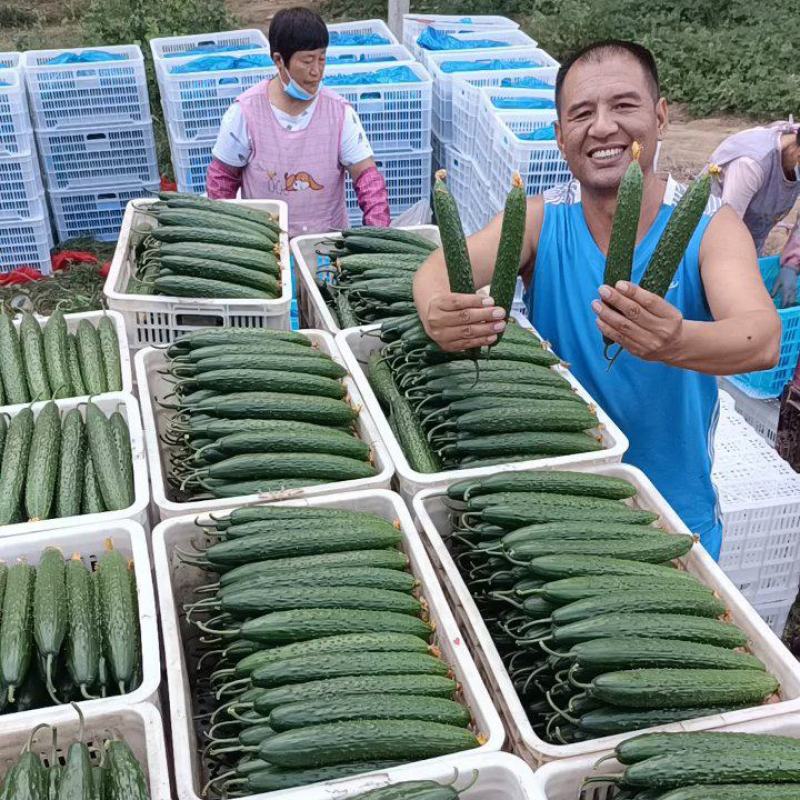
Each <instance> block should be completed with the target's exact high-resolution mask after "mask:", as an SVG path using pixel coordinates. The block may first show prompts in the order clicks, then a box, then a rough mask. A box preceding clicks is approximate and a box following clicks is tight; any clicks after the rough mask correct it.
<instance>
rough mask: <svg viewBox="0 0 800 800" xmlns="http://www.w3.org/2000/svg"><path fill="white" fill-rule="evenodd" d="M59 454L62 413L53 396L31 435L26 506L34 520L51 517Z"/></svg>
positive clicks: (28, 513) (26, 483) (40, 414)
mask: <svg viewBox="0 0 800 800" xmlns="http://www.w3.org/2000/svg"><path fill="white" fill-rule="evenodd" d="M60 455H61V415H60V414H59V411H58V406H57V405H56V404H55V403H54V402H53V401H52V400H51V401H50V402H49V403H47V404H45V406H44V408H42V410H41V411H40V412H39V416H38V417H37V418H36V422H35V423H34V426H33V435H32V436H31V448H30V455H29V459H28V472H27V478H26V481H25V510H26V511H27V516H28V519H29V520H30V521H32V522H36V521H39V520H42V519H49V518H50V513H51V511H52V509H53V501H54V498H55V493H56V480H57V478H58V466H59V460H60Z"/></svg>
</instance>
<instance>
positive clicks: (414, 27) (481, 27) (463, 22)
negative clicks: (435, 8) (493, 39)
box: [403, 14, 519, 58]
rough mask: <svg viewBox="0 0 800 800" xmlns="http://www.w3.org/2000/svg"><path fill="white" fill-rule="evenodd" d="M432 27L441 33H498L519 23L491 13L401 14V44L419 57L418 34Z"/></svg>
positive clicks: (515, 26)
mask: <svg viewBox="0 0 800 800" xmlns="http://www.w3.org/2000/svg"><path fill="white" fill-rule="evenodd" d="M428 27H433V28H436V29H437V30H440V31H442V32H443V33H450V34H463V33H474V32H480V33H482V34H486V35H488V34H491V33H499V32H500V31H513V30H518V29H519V23H517V22H514V20H513V19H509V18H508V17H500V16H492V15H477V16H476V15H469V16H464V15H461V16H456V15H452V14H403V44H404V45H405V46H406V47H407V48H408V49H409V50H411V52H412V53H414V55H415V56H416V57H417V58H419V57H420V50H421V49H422V48H420V46H419V45H418V44H417V39H418V38H419V35H420V34H421V33H422V32H423V31H424V30H425V28H428Z"/></svg>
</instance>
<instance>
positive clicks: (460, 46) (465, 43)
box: [417, 28, 508, 50]
mask: <svg viewBox="0 0 800 800" xmlns="http://www.w3.org/2000/svg"><path fill="white" fill-rule="evenodd" d="M417 44H418V45H419V46H420V47H424V48H425V49H426V50H478V49H480V48H483V47H508V45H507V44H506V42H496V41H494V40H492V39H472V40H465V39H458V38H456V37H455V36H451V35H450V34H449V33H445V31H440V30H439V29H438V28H425V30H424V31H422V33H421V34H420V35H419V36H418V37H417Z"/></svg>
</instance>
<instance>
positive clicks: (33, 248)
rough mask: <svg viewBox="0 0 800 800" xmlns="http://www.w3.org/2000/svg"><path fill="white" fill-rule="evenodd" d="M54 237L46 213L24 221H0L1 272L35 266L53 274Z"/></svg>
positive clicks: (43, 271) (45, 272)
mask: <svg viewBox="0 0 800 800" xmlns="http://www.w3.org/2000/svg"><path fill="white" fill-rule="evenodd" d="M52 246H53V238H52V235H51V233H50V221H49V219H48V218H47V217H40V218H39V219H30V220H26V221H25V222H0V272H11V271H13V270H15V269H16V268H17V267H34V268H35V269H38V270H40V271H41V272H42V273H44V274H45V275H49V274H50V270H51V266H50V248H51V247H52Z"/></svg>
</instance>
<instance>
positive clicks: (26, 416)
mask: <svg viewBox="0 0 800 800" xmlns="http://www.w3.org/2000/svg"><path fill="white" fill-rule="evenodd" d="M33 427H34V419H33V411H31V409H30V408H23V409H22V410H21V411H20V412H19V413H17V414H16V415H15V416H14V417H13V418H12V420H11V424H10V425H9V426H8V435H7V436H6V442H5V447H4V449H3V462H2V466H0V525H9V524H11V523H13V522H19V521H21V520H22V499H23V494H24V484H25V478H26V477H27V474H28V461H29V457H30V451H31V439H32V438H33Z"/></svg>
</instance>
